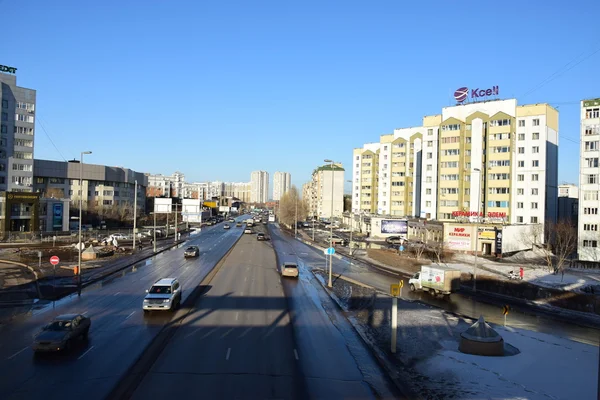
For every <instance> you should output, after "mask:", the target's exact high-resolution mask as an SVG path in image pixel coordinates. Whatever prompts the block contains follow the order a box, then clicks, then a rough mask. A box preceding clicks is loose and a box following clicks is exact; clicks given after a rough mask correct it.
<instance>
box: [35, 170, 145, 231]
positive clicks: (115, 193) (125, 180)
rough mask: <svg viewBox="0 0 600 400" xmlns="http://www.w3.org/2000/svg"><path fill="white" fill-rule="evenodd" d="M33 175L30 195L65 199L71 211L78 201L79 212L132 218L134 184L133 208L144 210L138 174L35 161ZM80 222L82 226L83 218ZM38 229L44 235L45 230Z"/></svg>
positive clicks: (141, 180) (141, 177) (141, 176)
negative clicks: (135, 199) (80, 181)
mask: <svg viewBox="0 0 600 400" xmlns="http://www.w3.org/2000/svg"><path fill="white" fill-rule="evenodd" d="M80 173H81V176H82V178H83V179H82V185H81V187H80V186H79V178H80ZM33 174H34V181H33V182H34V183H33V191H34V192H36V194H38V195H39V196H40V197H42V198H48V199H69V201H70V208H71V209H79V200H80V198H81V202H82V210H83V211H89V212H91V213H94V214H96V215H97V216H99V217H102V216H106V217H107V218H108V217H111V218H115V219H121V220H126V219H129V218H133V204H134V198H135V182H136V181H137V185H138V186H137V188H138V193H137V208H138V210H139V211H140V212H144V210H145V204H146V188H147V185H148V177H147V175H146V174H144V173H142V172H136V171H133V170H131V169H128V168H123V167H109V166H105V165H96V164H86V163H84V164H83V165H81V164H80V163H79V161H69V162H64V161H52V160H35V163H34V171H33ZM54 212H55V213H59V211H58V210H54ZM63 212H67V213H68V210H64V211H62V210H61V211H60V213H63ZM83 222H84V223H86V220H85V218H84V221H83ZM41 229H42V230H44V231H46V230H48V227H44V226H42V227H41Z"/></svg>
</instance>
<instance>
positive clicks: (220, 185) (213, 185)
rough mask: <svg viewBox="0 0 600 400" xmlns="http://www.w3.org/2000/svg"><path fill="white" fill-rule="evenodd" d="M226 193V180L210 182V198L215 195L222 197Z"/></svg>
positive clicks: (208, 194)
mask: <svg viewBox="0 0 600 400" xmlns="http://www.w3.org/2000/svg"><path fill="white" fill-rule="evenodd" d="M224 195H225V182H221V181H213V182H208V193H207V196H208V199H209V200H210V199H212V198H213V197H218V198H221V197H222V196H224Z"/></svg>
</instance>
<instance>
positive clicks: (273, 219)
mask: <svg viewBox="0 0 600 400" xmlns="http://www.w3.org/2000/svg"><path fill="white" fill-rule="evenodd" d="M269 222H275V215H274V214H269Z"/></svg>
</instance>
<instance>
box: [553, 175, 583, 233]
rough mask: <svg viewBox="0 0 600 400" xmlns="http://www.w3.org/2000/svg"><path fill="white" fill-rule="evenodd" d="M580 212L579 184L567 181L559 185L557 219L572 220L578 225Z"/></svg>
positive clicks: (574, 224)
mask: <svg viewBox="0 0 600 400" xmlns="http://www.w3.org/2000/svg"><path fill="white" fill-rule="evenodd" d="M578 213H579V188H578V187H577V185H573V184H571V183H566V184H562V185H558V210H557V220H558V221H565V222H570V223H571V224H573V226H577V219H578V218H577V215H578Z"/></svg>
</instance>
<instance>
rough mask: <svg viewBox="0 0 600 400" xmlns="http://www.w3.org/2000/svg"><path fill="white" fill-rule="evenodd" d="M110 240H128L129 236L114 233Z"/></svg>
mask: <svg viewBox="0 0 600 400" xmlns="http://www.w3.org/2000/svg"><path fill="white" fill-rule="evenodd" d="M109 238H111V239H117V240H127V239H128V237H127V235H125V234H123V233H113V234H112V235H110V236H109Z"/></svg>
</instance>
